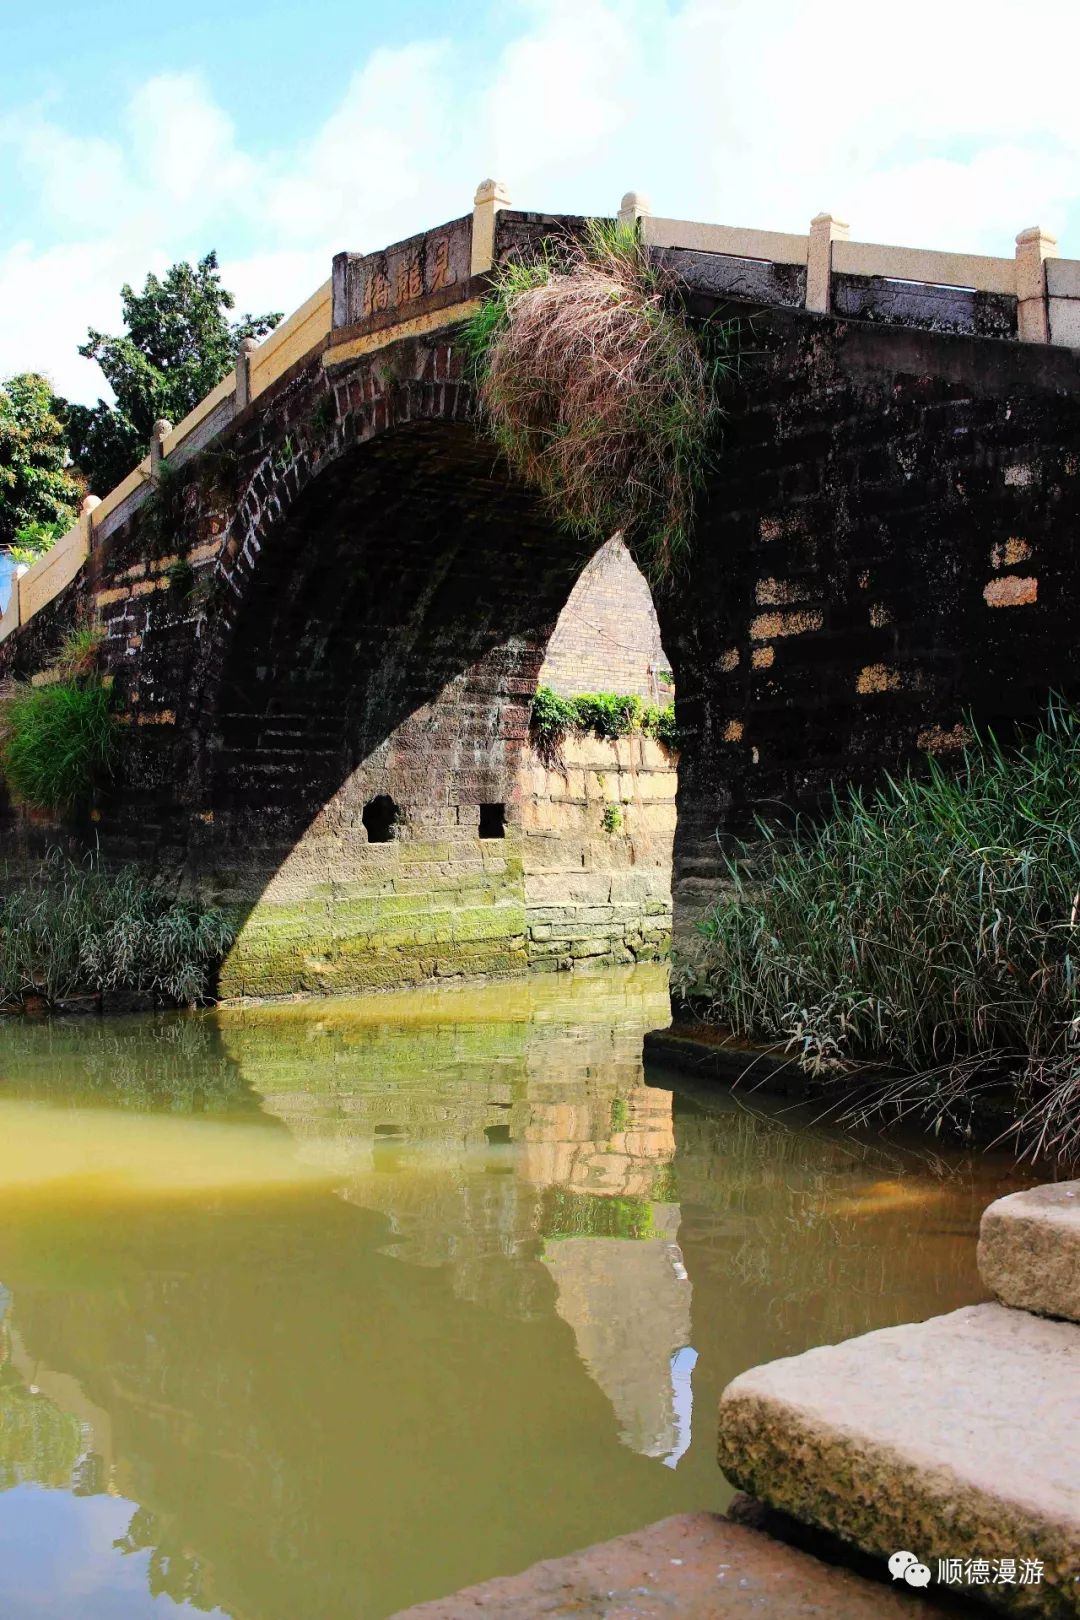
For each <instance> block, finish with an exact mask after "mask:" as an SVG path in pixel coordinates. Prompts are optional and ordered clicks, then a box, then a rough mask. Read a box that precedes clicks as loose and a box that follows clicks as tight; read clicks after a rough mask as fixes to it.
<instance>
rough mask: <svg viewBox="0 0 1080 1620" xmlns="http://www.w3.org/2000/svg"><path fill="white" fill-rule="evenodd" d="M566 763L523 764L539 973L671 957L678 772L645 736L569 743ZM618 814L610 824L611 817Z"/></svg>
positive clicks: (525, 845)
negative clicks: (673, 861)
mask: <svg viewBox="0 0 1080 1620" xmlns="http://www.w3.org/2000/svg"><path fill="white" fill-rule="evenodd" d="M560 756H561V757H560V760H559V762H558V764H552V763H551V762H549V761H545V760H544V759H542V758H541V757H540V756H539V755H538V754H537V753H536V752H535V750H533V751H531V753H530V756H529V758H528V759H527V760H526V762H525V763H524V764H523V767H522V774H521V782H522V802H521V830H522V854H523V860H524V871H525V922H526V929H527V940H526V951H527V954H528V958H529V964H530V966H531V967H534V968H539V969H543V970H546V971H549V972H550V971H553V970H555V969H558V968H568V967H572V966H575V965H578V964H582V963H589V964H592V965H596V966H609V965H611V964H613V963H620V962H635V961H637V962H640V961H645V960H648V959H651V958H654V957H658V956H662V955H664V954H666V952H667V949H668V946H669V944H670V936H671V848H672V840H673V838H674V835H675V790H676V772H675V768H674V764H673V761H672V758H671V756H670V755H669V754H668V752H667V750H666V749H664V748H663V747H661V745H660V744H659V743H657V742H653V741H651V740H650V739H649V738H645V737H619V738H603V737H591V736H589V737H568V738H567V739H566V740H565V742H564V743H563V746H562V748H561V750H560ZM613 812H614V814H615V815H617V817H618V824H617V825H614V826H612V825H610V824H609V825H608V826H605V815H608V816H609V818H610V817H611V815H612V813H613Z"/></svg>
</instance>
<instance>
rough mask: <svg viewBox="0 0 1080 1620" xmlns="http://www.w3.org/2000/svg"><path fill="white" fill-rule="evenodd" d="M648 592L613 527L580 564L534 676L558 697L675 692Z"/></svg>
mask: <svg viewBox="0 0 1080 1620" xmlns="http://www.w3.org/2000/svg"><path fill="white" fill-rule="evenodd" d="M670 675H671V669H670V666H669V664H668V661H667V656H666V654H665V652H664V648H663V645H662V644H661V641H660V625H659V623H658V621H657V617H656V608H655V607H654V606H653V599H652V592H651V591H650V590H649V586H648V583H647V582H646V580H645V577H644V575H643V574H642V572H641V570H640V569H639V568H638V566H637V564H636V563H635V562H634V559H633V558H632V557H631V555H630V553H629V552H628V551H627V549H626V546H625V545H624V544H623V541H622V539H621V537H620V536H618V535H615V536H613V538H612V539H610V540H609V541H607V543H606V544H605V545H603V546H601V547H600V549H599V551H598V552H597V553H596V555H595V556H594V557H593V558H592V559H591V561H590V562H588V563H587V564H586V565H585V568H584V569H583V570H582V573H581V576H580V578H579V579H578V581H577V583H576V585H575V586H574V588H573V590H572V591H571V592H570V595H569V597H568V599H567V603H566V606H565V608H564V609H563V611H562V613H561V614H560V616H559V622H558V624H557V625H556V627H555V633H554V635H553V636H552V638H551V640H550V642H549V643H548V649H547V653H546V655H545V657H544V663H543V667H542V669H541V671H540V684H541V685H542V686H550V687H551V689H552V691H553V692H558V693H559V695H560V696H561V697H576V696H578V695H579V694H580V693H582V692H633V693H636V694H637V696H638V697H640V698H644V699H645V701H646V702H648V703H669V702H670V701H671V699H672V697H673V696H674V691H673V687H672V683H671V680H670Z"/></svg>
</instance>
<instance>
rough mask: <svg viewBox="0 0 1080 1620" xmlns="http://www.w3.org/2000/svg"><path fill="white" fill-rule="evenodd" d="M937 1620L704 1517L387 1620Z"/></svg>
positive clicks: (900, 1594) (899, 1593)
mask: <svg viewBox="0 0 1080 1620" xmlns="http://www.w3.org/2000/svg"><path fill="white" fill-rule="evenodd" d="M744 1615H745V1616H747V1617H748V1620H749V1617H750V1616H754V1617H756V1620H811V1617H813V1620H932V1617H934V1620H940V1617H941V1615H942V1610H941V1609H940V1608H939V1607H938V1606H937V1604H935V1603H933V1602H930V1601H927V1600H926V1598H925V1597H920V1596H919V1595H918V1594H917V1593H916V1592H914V1591H912V1590H911V1588H910V1587H907V1588H902V1589H897V1588H890V1587H888V1586H879V1585H878V1583H877V1582H876V1581H868V1580H865V1579H864V1578H863V1577H862V1576H861V1575H854V1574H852V1573H851V1572H850V1571H849V1570H844V1569H837V1568H835V1567H834V1566H833V1565H831V1564H826V1563H823V1562H822V1561H821V1560H820V1559H817V1558H814V1557H812V1556H811V1555H810V1554H809V1553H805V1552H800V1551H798V1550H797V1549H796V1548H794V1547H787V1546H785V1545H784V1544H783V1543H782V1542H779V1541H774V1540H773V1538H772V1537H771V1536H767V1535H763V1534H762V1533H761V1531H759V1530H752V1529H748V1528H747V1527H746V1526H745V1525H740V1524H733V1523H732V1522H731V1520H730V1519H723V1518H720V1517H718V1516H717V1515H716V1514H713V1513H682V1514H679V1515H678V1516H677V1517H675V1518H672V1519H661V1520H660V1522H659V1524H651V1525H649V1526H648V1527H647V1528H646V1529H644V1530H638V1531H636V1532H635V1533H634V1534H632V1535H628V1536H618V1537H617V1538H616V1539H615V1540H614V1541H604V1542H601V1543H600V1544H599V1545H597V1546H595V1547H587V1548H586V1549H585V1551H584V1552H578V1553H572V1554H570V1556H569V1557H567V1558H553V1559H550V1560H548V1561H547V1562H545V1563H542V1564H534V1565H533V1566H532V1568H531V1569H527V1570H525V1572H524V1573H523V1574H521V1575H508V1576H501V1577H499V1578H498V1579H496V1580H493V1581H484V1582H483V1584H482V1585H479V1586H469V1587H466V1588H465V1590H464V1591H462V1592H457V1593H455V1594H454V1596H453V1597H447V1598H438V1599H436V1600H435V1602H433V1603H419V1604H417V1605H416V1607H415V1608H412V1609H403V1610H401V1612H400V1613H399V1614H397V1615H395V1616H392V1620H542V1617H548V1620H556V1617H561V1620H568V1617H569V1616H573V1617H574V1620H740V1617H742V1616H744Z"/></svg>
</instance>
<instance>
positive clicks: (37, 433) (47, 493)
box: [0, 371, 83, 552]
mask: <svg viewBox="0 0 1080 1620" xmlns="http://www.w3.org/2000/svg"><path fill="white" fill-rule="evenodd" d="M63 410H64V406H63V401H62V400H58V399H57V398H56V396H55V395H54V394H53V391H52V385H51V383H50V382H49V380H48V378H47V377H42V376H40V375H39V374H38V373H37V372H34V371H27V372H22V373H21V374H20V375H19V376H17V377H10V378H9V379H8V381H7V382H6V383H4V385H3V386H2V387H0V546H11V545H15V544H18V545H20V546H22V547H23V548H24V549H25V550H27V551H34V552H39V551H45V550H47V549H48V545H49V544H51V537H52V536H53V535H55V533H57V532H59V533H63V532H64V530H65V529H67V528H69V527H70V526H71V524H72V523H74V521H75V517H76V513H77V509H78V505H79V499H80V496H81V495H82V491H83V486H82V483H81V480H80V479H79V478H78V477H77V476H76V475H75V474H74V473H73V472H72V470H71V469H70V468H69V467H68V466H66V465H65V463H66V461H67V446H66V443H65V439H64V422H63ZM46 534H48V535H49V536H50V538H49V540H48V541H45V539H44V536H45V535H46Z"/></svg>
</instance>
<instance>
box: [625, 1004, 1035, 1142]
mask: <svg viewBox="0 0 1080 1620" xmlns="http://www.w3.org/2000/svg"><path fill="white" fill-rule="evenodd" d="M643 1050H644V1056H645V1061H646V1062H647V1063H652V1064H656V1065H658V1066H663V1067H665V1068H669V1069H674V1070H676V1071H677V1072H679V1073H680V1074H685V1075H687V1076H689V1077H690V1078H692V1079H695V1080H698V1081H701V1082H703V1083H709V1084H716V1085H719V1086H722V1087H724V1088H725V1089H727V1090H731V1091H736V1092H739V1093H740V1094H741V1095H743V1096H750V1095H752V1094H755V1093H761V1094H762V1095H763V1096H765V1097H783V1098H786V1099H787V1100H788V1101H789V1102H792V1103H802V1104H806V1105H807V1106H808V1107H809V1108H811V1109H814V1110H816V1111H817V1113H818V1115H819V1117H820V1118H821V1119H822V1120H823V1121H831V1122H834V1123H838V1124H841V1125H844V1126H852V1127H853V1126H859V1125H866V1124H876V1125H878V1126H883V1127H894V1128H895V1127H902V1128H903V1129H904V1133H905V1135H908V1136H911V1135H913V1134H915V1133H917V1132H918V1131H919V1128H920V1125H921V1126H922V1129H923V1130H924V1131H925V1130H927V1129H931V1128H933V1121H932V1120H931V1121H929V1122H927V1121H926V1120H925V1119H923V1120H920V1119H919V1118H918V1117H917V1115H916V1114H915V1113H914V1111H913V1110H912V1109H910V1108H906V1107H905V1108H898V1107H896V1106H895V1105H892V1106H890V1103H889V1101H888V1100H887V1097H888V1095H889V1094H891V1093H892V1092H893V1091H894V1090H895V1087H896V1085H897V1083H899V1082H901V1081H902V1079H903V1076H902V1075H901V1074H900V1073H899V1071H896V1070H889V1069H886V1068H885V1067H884V1066H874V1067H867V1068H866V1069H864V1070H858V1071H856V1072H855V1073H853V1074H845V1075H843V1077H837V1076H833V1075H827V1074H826V1075H821V1074H813V1073H811V1072H810V1071H808V1070H807V1069H805V1068H803V1067H802V1066H801V1065H800V1063H799V1061H798V1057H797V1055H794V1054H792V1053H789V1052H786V1051H785V1050H784V1049H783V1047H782V1046H780V1045H779V1043H778V1044H776V1045H773V1046H755V1045H754V1044H753V1043H752V1042H749V1041H741V1040H738V1039H737V1038H736V1037H735V1036H733V1035H732V1034H731V1032H730V1031H729V1030H725V1029H723V1028H721V1027H720V1026H719V1025H717V1024H707V1023H704V1022H703V1021H702V1020H700V1019H694V1018H691V1017H689V1016H686V1015H685V1014H684V1015H683V1016H682V1017H676V1018H675V1020H674V1021H673V1022H672V1023H671V1024H670V1025H668V1026H667V1028H665V1029H657V1030H650V1031H648V1032H647V1033H646V1035H645V1037H644V1042H643ZM883 1092H884V1093H886V1099H885V1100H883ZM1012 1103H1013V1093H1012V1090H1011V1088H1009V1087H1008V1086H1001V1087H999V1088H998V1090H997V1091H996V1092H995V1091H992V1090H991V1089H990V1088H989V1087H985V1088H983V1089H982V1090H981V1091H979V1092H975V1093H972V1094H970V1096H968V1097H967V1098H966V1099H965V1105H964V1107H963V1109H962V1110H958V1111H957V1112H956V1114H954V1116H953V1117H951V1118H946V1119H943V1121H942V1124H941V1126H940V1127H938V1128H937V1130H936V1131H935V1135H944V1137H945V1139H946V1140H949V1141H954V1142H956V1143H957V1144H964V1145H975V1146H979V1147H983V1148H988V1147H992V1146H1000V1145H1002V1144H1006V1145H1007V1139H1008V1137H1009V1134H1010V1132H1011V1131H1013V1130H1014V1128H1015V1124H1016V1114H1015V1109H1014V1108H1013V1106H1012Z"/></svg>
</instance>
